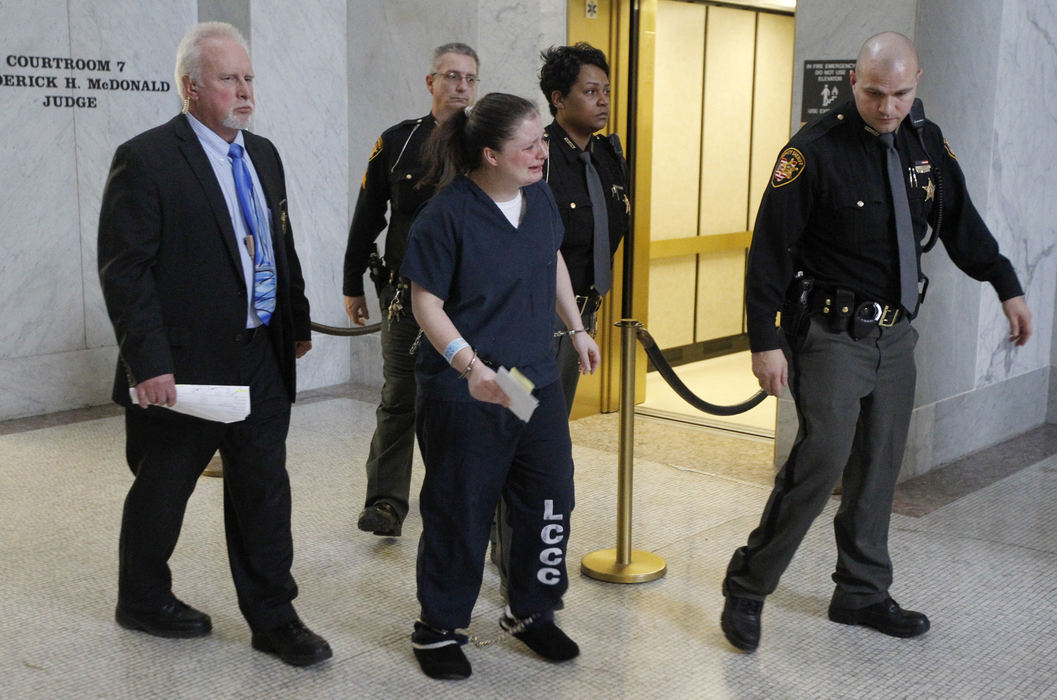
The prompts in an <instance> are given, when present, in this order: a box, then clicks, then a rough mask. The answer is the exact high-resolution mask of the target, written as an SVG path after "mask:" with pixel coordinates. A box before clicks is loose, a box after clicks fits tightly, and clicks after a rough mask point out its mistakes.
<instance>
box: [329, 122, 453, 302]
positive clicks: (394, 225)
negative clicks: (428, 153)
mask: <svg viewBox="0 0 1057 700" xmlns="http://www.w3.org/2000/svg"><path fill="white" fill-rule="evenodd" d="M436 125H437V121H436V120H435V119H434V118H433V115H432V114H427V115H426V116H424V117H421V118H419V119H408V120H406V121H402V122H400V123H399V124H397V125H396V126H393V127H390V128H389V129H386V130H385V131H384V132H383V133H382V135H381V136H380V137H379V138H378V141H377V143H375V145H374V151H372V152H371V157H370V160H369V161H368V162H367V172H365V173H364V175H363V182H362V183H361V184H360V196H359V198H357V200H356V209H355V210H354V211H353V214H352V225H351V226H349V242H348V244H347V245H346V246H345V274H344V281H343V282H342V293H343V294H344V295H345V296H349V297H358V296H363V274H364V272H365V271H366V270H367V260H368V258H369V257H370V255H371V250H372V246H373V245H374V241H375V239H377V238H378V234H380V233H381V232H382V230H383V229H384V228H385V226H386V221H385V211H386V207H387V206H390V205H391V211H390V215H389V231H388V232H387V233H386V237H385V262H386V264H387V265H388V266H389V268H390V269H391V270H399V269H400V263H401V262H403V260H404V252H405V250H407V234H408V231H409V230H410V228H411V220H412V219H413V218H414V217H415V212H417V211H418V208H419V207H420V206H421V205H422V204H423V203H424V202H425V201H426V200H427V199H429V198H430V196H431V195H432V194H433V190H432V188H424V187H418V186H417V185H418V183H419V181H420V180H421V179H422V177H423V176H424V175H425V174H426V171H427V170H428V169H429V168H428V166H427V165H426V164H425V163H423V162H422V157H423V153H422V150H423V146H424V145H425V143H426V139H428V138H429V135H430V134H431V133H433V129H434V127H436Z"/></svg>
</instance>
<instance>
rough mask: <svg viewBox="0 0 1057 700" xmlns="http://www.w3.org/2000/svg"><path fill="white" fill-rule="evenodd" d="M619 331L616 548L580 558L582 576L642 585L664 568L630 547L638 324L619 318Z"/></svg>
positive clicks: (658, 560) (657, 560)
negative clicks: (618, 448) (618, 447)
mask: <svg viewBox="0 0 1057 700" xmlns="http://www.w3.org/2000/svg"><path fill="white" fill-rule="evenodd" d="M615 325H616V326H617V327H618V328H620V340H621V352H620V471H619V474H618V476H617V546H616V548H615V549H600V550H597V551H594V552H591V553H589V554H587V555H585V556H584V558H583V559H582V560H581V562H580V571H581V573H583V574H584V575H585V576H590V577H591V578H596V579H598V580H600V581H609V582H611V583H645V582H646V581H653V580H655V579H659V578H660V577H662V576H664V574H665V572H666V571H667V570H668V565H667V564H666V563H665V561H664V559H663V558H661V557H659V556H657V555H656V554H653V553H651V552H644V551H642V550H639V549H632V548H631V497H632V477H633V473H634V466H635V340H636V331H637V330H638V329H639V328H641V327H642V324H641V323H639V322H638V321H635V320H633V319H627V318H625V319H622V320H621V321H619V322H618V323H616V324H615Z"/></svg>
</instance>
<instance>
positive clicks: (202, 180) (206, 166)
mask: <svg viewBox="0 0 1057 700" xmlns="http://www.w3.org/2000/svg"><path fill="white" fill-rule="evenodd" d="M171 123H172V125H173V127H174V129H175V130H176V137H177V139H179V142H180V144H179V145H180V151H181V152H182V153H183V155H184V158H186V159H187V164H188V165H189V166H190V167H191V171H192V172H193V173H194V174H195V177H196V178H198V182H199V184H201V185H202V189H203V190H204V191H205V195H206V200H207V201H208V202H209V206H210V208H211V209H212V210H213V217H214V218H215V219H216V222H217V231H218V232H219V234H220V235H221V237H222V238H223V240H224V247H225V248H226V249H227V251H228V257H229V259H230V260H231V264H232V265H233V266H234V268H235V272H237V273H238V275H239V279H243V271H242V257H241V255H240V254H239V250H238V247H237V246H238V243H237V242H236V241H235V227H234V226H233V225H232V223H231V214H230V212H229V211H228V204H227V201H226V200H225V199H224V193H223V192H222V191H221V189H220V183H218V182H217V178H216V173H214V172H213V166H212V165H211V164H210V162H209V157H208V156H207V155H206V152H205V149H204V148H202V144H201V143H200V142H199V141H198V136H197V135H196V134H195V132H194V130H193V129H192V128H191V125H190V124H188V123H187V118H186V117H184V116H183V115H182V114H181V115H178V116H177V117H176V118H175V119H173V121H172V122H171Z"/></svg>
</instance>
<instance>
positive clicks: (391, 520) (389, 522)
mask: <svg viewBox="0 0 1057 700" xmlns="http://www.w3.org/2000/svg"><path fill="white" fill-rule="evenodd" d="M356 527H358V528H360V529H361V530H363V531H364V532H372V533H374V534H376V535H379V536H381V537H399V536H400V528H401V523H400V516H399V515H397V514H396V508H393V506H391V505H390V504H388V503H386V502H385V501H382V502H381V503H375V504H373V505H369V506H367V507H366V508H364V509H363V512H361V513H360V518H359V520H357V521H356Z"/></svg>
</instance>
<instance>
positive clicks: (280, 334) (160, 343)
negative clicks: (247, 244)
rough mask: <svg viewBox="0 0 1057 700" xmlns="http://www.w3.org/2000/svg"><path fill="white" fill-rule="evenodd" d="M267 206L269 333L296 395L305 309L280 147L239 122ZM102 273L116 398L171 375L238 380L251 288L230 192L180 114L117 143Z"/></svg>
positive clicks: (106, 199) (186, 379)
mask: <svg viewBox="0 0 1057 700" xmlns="http://www.w3.org/2000/svg"><path fill="white" fill-rule="evenodd" d="M243 134H244V139H245V143H246V151H247V152H248V153H249V155H250V158H251V159H252V160H253V165H254V168H255V169H256V171H257V176H258V178H259V179H260V182H261V187H262V188H263V190H264V198H265V200H266V203H267V206H268V208H269V209H270V210H271V221H272V227H271V228H272V231H271V232H272V240H273V243H274V245H273V248H274V250H275V262H276V270H277V276H278V281H277V290H276V308H275V312H274V314H273V316H272V320H271V322H270V323H269V328H268V335H269V337H270V339H271V342H272V345H273V347H274V348H275V354H276V357H277V358H278V360H279V367H280V370H281V372H282V378H283V383H284V384H285V386H286V389H287V392H288V393H289V395H290V400H291V401H293V400H294V395H295V386H296V381H295V372H294V359H295V358H294V343H295V341H296V340H308V339H309V338H310V330H309V310H308V300H307V299H306V298H305V293H304V290H305V283H304V279H303V278H302V276H301V265H300V262H299V261H298V259H297V253H296V251H295V250H294V239H293V234H292V232H291V228H290V221H289V217H288V216H287V207H286V183H285V180H284V176H283V166H282V162H281V160H280V159H279V153H278V152H277V151H276V149H275V146H274V145H272V143H271V142H270V141H268V140H267V139H265V138H262V137H260V136H255V135H253V134H251V133H250V132H248V131H244V132H243ZM98 262H99V278H100V281H101V282H102V286H103V297H104V299H105V300H106V306H107V311H108V312H109V314H110V320H111V322H112V323H113V325H114V331H115V333H116V335H117V342H118V349H119V352H120V356H119V359H118V368H117V373H116V376H115V380H114V393H113V398H114V401H116V402H117V403H120V404H122V405H124V406H128V405H130V399H129V394H128V387H130V386H132V385H134V384H136V383H138V382H140V381H142V380H145V379H150V378H151V377H156V376H158V375H162V374H168V373H172V374H173V375H175V378H176V381H177V382H178V383H181V384H239V383H240V381H239V376H238V368H239V358H240V354H241V346H240V345H239V344H238V343H236V342H235V341H234V337H235V336H236V335H237V334H238V333H240V332H241V331H243V330H244V329H245V327H246V311H247V303H248V302H247V297H246V286H245V281H244V277H243V272H242V262H241V259H240V257H239V251H238V248H237V243H236V241H235V232H234V228H233V226H232V223H231V217H230V215H229V213H228V208H227V204H226V202H225V200H224V195H223V193H222V191H221V189H220V184H219V183H218V182H217V179H216V175H215V174H214V172H213V168H212V166H211V165H210V163H209V160H208V157H207V156H206V153H205V150H204V149H203V148H202V145H201V143H200V142H199V141H198V137H197V136H196V135H195V133H194V131H193V130H192V129H191V125H190V123H189V122H188V121H187V118H186V117H184V116H183V115H178V116H176V117H175V118H173V119H172V120H171V121H169V122H168V123H167V124H163V125H161V126H159V127H156V128H154V129H151V130H149V131H146V132H144V133H142V134H140V135H139V136H136V137H135V138H133V139H131V140H130V141H127V142H126V143H124V144H122V145H121V146H119V147H118V149H117V151H116V153H115V154H114V160H113V163H112V164H111V167H110V175H109V177H108V178H107V183H106V189H105V191H104V192H103V202H102V207H101V210H100V214H99V245H98Z"/></svg>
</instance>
